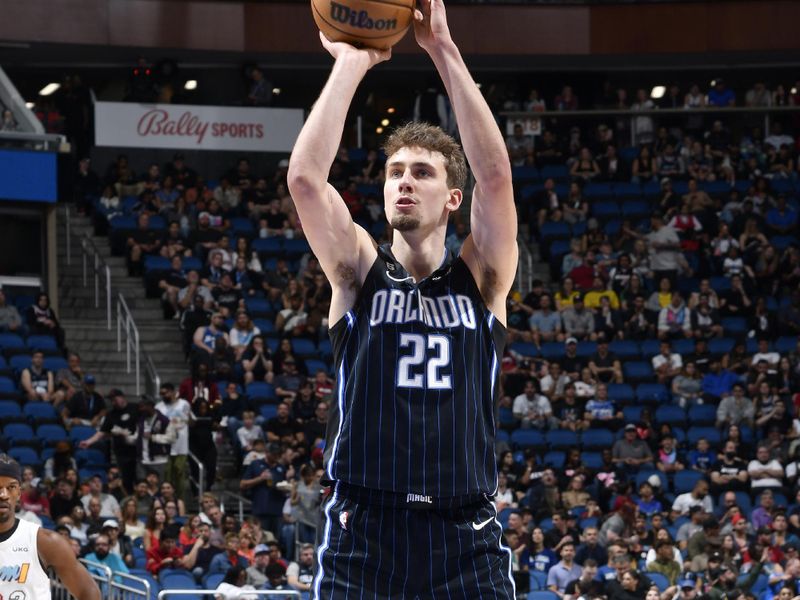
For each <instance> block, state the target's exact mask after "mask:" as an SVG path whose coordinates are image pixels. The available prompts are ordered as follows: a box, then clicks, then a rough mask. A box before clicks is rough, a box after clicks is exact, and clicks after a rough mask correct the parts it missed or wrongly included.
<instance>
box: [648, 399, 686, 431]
mask: <svg viewBox="0 0 800 600" xmlns="http://www.w3.org/2000/svg"><path fill="white" fill-rule="evenodd" d="M655 422H656V424H658V425H661V424H663V423H667V424H668V425H677V426H682V425H684V424H685V423H686V412H685V411H684V410H683V409H682V408H681V407H680V406H675V405H672V404H667V405H664V406H659V407H658V408H657V409H656V414H655Z"/></svg>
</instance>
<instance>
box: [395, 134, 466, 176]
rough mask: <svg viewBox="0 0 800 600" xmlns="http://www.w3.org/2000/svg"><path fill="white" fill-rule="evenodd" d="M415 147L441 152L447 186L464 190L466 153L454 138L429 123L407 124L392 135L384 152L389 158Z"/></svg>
mask: <svg viewBox="0 0 800 600" xmlns="http://www.w3.org/2000/svg"><path fill="white" fill-rule="evenodd" d="M414 147H416V148H422V149H423V150H428V151H429V152H439V153H440V154H441V155H442V156H443V157H444V166H445V169H446V171H447V185H448V186H449V187H451V188H458V189H460V190H463V189H464V186H465V185H466V183H467V162H466V159H465V158H464V151H463V150H462V149H461V146H460V145H459V143H458V142H457V141H456V140H455V139H453V137H452V136H450V135H448V134H446V133H445V132H444V131H443V130H442V128H441V127H436V126H435V125H430V124H429V123H414V122H412V123H406V124H405V125H401V126H400V127H398V128H397V129H395V130H394V131H393V132H392V133H391V135H390V136H389V138H388V139H387V140H386V143H384V145H383V151H384V153H385V154H386V156H387V157H389V156H392V155H393V154H395V153H397V152H398V151H399V150H400V149H401V148H414Z"/></svg>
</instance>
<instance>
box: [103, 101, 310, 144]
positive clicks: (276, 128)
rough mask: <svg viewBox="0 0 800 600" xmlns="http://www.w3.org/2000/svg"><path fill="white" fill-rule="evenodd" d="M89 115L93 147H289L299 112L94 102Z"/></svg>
mask: <svg viewBox="0 0 800 600" xmlns="http://www.w3.org/2000/svg"><path fill="white" fill-rule="evenodd" d="M94 119H95V143H96V144H97V145H98V146H115V147H125V148H172V149H181V150H237V151H260V152H291V150H292V148H293V147H294V143H295V140H296V139H297V136H298V134H299V133H300V128H301V127H302V126H303V111H302V109H299V108H298V109H295V108H247V107H238V106H233V107H230V106H190V105H187V104H136V103H130V102H95V104H94Z"/></svg>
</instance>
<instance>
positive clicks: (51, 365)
mask: <svg viewBox="0 0 800 600" xmlns="http://www.w3.org/2000/svg"><path fill="white" fill-rule="evenodd" d="M67 366H68V364H67V359H66V358H64V357H63V356H45V357H44V367H45V369H48V370H50V371H53V372H54V373H55V372H58V371H60V370H61V369H66V368H67Z"/></svg>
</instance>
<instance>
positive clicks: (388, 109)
mask: <svg viewBox="0 0 800 600" xmlns="http://www.w3.org/2000/svg"><path fill="white" fill-rule="evenodd" d="M395 110H396V109H395V108H394V106H391V107H389V108H387V109H386V112H387V113H389V114H390V115H393V114H394V111H395Z"/></svg>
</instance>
